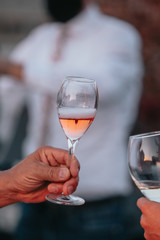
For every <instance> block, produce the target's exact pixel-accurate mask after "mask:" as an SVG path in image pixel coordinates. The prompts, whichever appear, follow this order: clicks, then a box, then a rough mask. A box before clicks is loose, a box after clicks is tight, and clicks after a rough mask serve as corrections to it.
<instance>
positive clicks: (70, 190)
mask: <svg viewBox="0 0 160 240" xmlns="http://www.w3.org/2000/svg"><path fill="white" fill-rule="evenodd" d="M73 191H74V187H73V186H69V187H68V194H71V193H72V192H73Z"/></svg>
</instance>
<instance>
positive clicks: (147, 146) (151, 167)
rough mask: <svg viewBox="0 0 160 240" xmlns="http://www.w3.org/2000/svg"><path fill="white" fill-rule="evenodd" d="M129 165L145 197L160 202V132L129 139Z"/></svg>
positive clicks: (133, 177)
mask: <svg viewBox="0 0 160 240" xmlns="http://www.w3.org/2000/svg"><path fill="white" fill-rule="evenodd" d="M128 155H129V156H128V164H129V171H130V174H131V177H132V179H133V181H134V182H135V184H136V185H137V187H138V188H139V189H140V191H141V192H142V193H143V194H144V196H145V197H147V198H148V199H150V200H152V201H156V202H160V132H159V131H158V132H157V131H156V132H151V133H146V134H139V135H135V136H131V137H130V138H129V147H128Z"/></svg>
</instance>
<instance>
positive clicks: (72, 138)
mask: <svg viewBox="0 0 160 240" xmlns="http://www.w3.org/2000/svg"><path fill="white" fill-rule="evenodd" d="M97 105H98V88H97V84H96V81H94V80H91V79H88V78H84V77H74V76H68V77H65V79H64V81H63V82H62V84H61V87H60V89H59V91H58V94H57V111H58V117H59V121H60V124H61V127H62V129H63V131H64V133H65V135H66V138H67V142H68V166H69V163H70V162H71V161H72V160H73V158H74V152H75V147H76V144H77V142H78V141H79V140H80V138H81V137H82V136H83V134H84V133H85V132H86V131H87V129H88V128H89V127H90V125H91V123H92V122H93V120H94V118H95V115H96V110H97ZM46 199H47V200H48V201H50V202H53V203H57V204H63V205H73V206H78V205H82V204H84V203H85V200H84V199H83V198H81V197H78V196H74V195H72V194H71V195H67V196H66V195H64V194H63V193H61V194H58V196H56V195H54V194H48V195H47V196H46Z"/></svg>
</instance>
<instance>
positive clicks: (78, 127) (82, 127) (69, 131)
mask: <svg viewBox="0 0 160 240" xmlns="http://www.w3.org/2000/svg"><path fill="white" fill-rule="evenodd" d="M95 114H96V109H94V108H59V109H58V116H59V121H60V123H61V126H62V128H63V131H64V133H65V135H66V137H67V138H69V139H70V140H71V141H75V140H79V139H80V138H81V137H82V135H83V134H84V133H85V132H86V131H87V129H88V128H89V126H90V125H91V123H92V122H93V120H94V118H95Z"/></svg>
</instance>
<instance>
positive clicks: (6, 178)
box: [0, 170, 17, 207]
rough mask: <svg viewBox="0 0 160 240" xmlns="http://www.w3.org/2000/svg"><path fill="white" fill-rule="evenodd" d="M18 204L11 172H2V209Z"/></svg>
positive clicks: (0, 191)
mask: <svg viewBox="0 0 160 240" xmlns="http://www.w3.org/2000/svg"><path fill="white" fill-rule="evenodd" d="M16 202H17V199H16V193H15V192H14V191H13V189H12V181H11V178H10V170H5V171H0V207H4V206H7V205H9V204H12V203H16Z"/></svg>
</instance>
